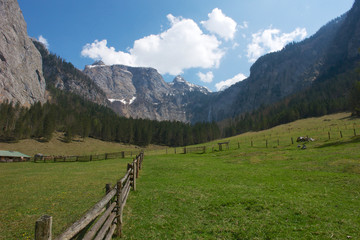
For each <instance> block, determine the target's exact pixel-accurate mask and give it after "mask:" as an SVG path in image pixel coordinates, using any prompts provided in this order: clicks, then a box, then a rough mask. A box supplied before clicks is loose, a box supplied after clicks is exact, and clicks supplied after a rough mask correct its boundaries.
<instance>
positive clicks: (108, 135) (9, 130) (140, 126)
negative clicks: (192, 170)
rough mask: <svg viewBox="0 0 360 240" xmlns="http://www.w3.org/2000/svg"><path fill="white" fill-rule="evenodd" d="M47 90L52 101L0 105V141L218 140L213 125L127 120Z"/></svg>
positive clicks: (161, 142) (179, 142)
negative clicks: (59, 134)
mask: <svg viewBox="0 0 360 240" xmlns="http://www.w3.org/2000/svg"><path fill="white" fill-rule="evenodd" d="M49 91H50V92H51V95H52V100H51V101H48V102H47V103H45V104H43V105H42V104H40V103H36V104H34V105H32V106H31V107H30V108H25V107H21V106H20V105H19V104H16V105H13V104H12V103H9V102H3V103H1V104H0V115H1V118H0V140H1V141H17V140H19V139H24V138H35V139H38V140H39V141H48V140H50V139H51V138H52V134H53V132H54V131H63V132H65V137H64V139H63V141H65V142H70V141H71V140H72V138H73V137H74V135H79V136H81V137H83V138H85V137H93V138H97V139H101V140H105V141H117V142H122V143H129V144H136V145H140V146H146V145H148V144H159V145H168V146H183V145H190V144H196V143H202V142H207V141H210V140H213V139H216V138H219V137H220V131H219V128H218V126H217V124H216V123H198V124H195V125H190V124H185V123H182V122H174V121H173V122H170V121H163V122H157V121H152V120H143V119H132V118H130V119H127V118H124V117H119V116H118V115H117V114H116V113H115V112H113V111H112V110H111V109H109V108H108V107H105V106H102V105H98V104H95V103H92V102H90V101H88V100H86V99H84V98H82V97H80V96H78V95H76V94H73V93H69V92H63V91H61V90H58V89H56V88H49Z"/></svg>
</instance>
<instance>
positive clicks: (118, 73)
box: [84, 62, 209, 122]
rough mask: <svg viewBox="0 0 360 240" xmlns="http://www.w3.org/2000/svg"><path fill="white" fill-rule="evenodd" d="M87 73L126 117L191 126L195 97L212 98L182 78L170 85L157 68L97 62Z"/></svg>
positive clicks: (116, 108)
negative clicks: (110, 64) (172, 121)
mask: <svg viewBox="0 0 360 240" xmlns="http://www.w3.org/2000/svg"><path fill="white" fill-rule="evenodd" d="M84 73H85V74H86V75H88V76H89V77H90V78H91V79H93V81H94V82H95V83H96V84H97V85H98V86H99V87H100V88H101V89H102V90H103V91H104V92H105V93H106V96H107V98H108V99H109V100H110V101H111V107H112V108H113V109H114V110H115V111H116V112H117V113H119V114H120V115H123V116H126V117H133V118H146V119H153V120H160V121H161V120H177V121H182V122H189V121H190V119H191V116H192V115H191V112H190V111H187V110H188V104H189V103H191V102H193V101H192V99H193V98H194V97H195V96H198V95H201V96H205V95H207V94H209V91H208V90H207V89H206V88H204V87H200V86H197V85H194V84H190V83H188V82H187V81H185V80H184V79H183V78H182V77H181V76H177V77H176V78H175V79H174V81H173V82H172V83H166V82H165V81H164V79H163V78H162V76H161V75H160V74H159V73H158V72H157V70H155V69H153V68H142V67H128V66H124V65H112V66H106V65H104V64H103V63H102V62H96V63H94V64H93V65H88V66H86V67H85V69H84Z"/></svg>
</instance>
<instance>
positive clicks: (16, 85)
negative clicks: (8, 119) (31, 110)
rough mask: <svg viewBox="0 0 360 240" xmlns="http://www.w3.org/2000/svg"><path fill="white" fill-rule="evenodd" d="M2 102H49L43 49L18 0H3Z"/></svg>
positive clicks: (0, 8)
mask: <svg viewBox="0 0 360 240" xmlns="http://www.w3.org/2000/svg"><path fill="white" fill-rule="evenodd" d="M0 16H1V17H0V102H2V101H5V100H8V101H12V102H19V103H20V104H21V105H25V106H29V105H31V104H33V103H35V102H38V101H40V102H45V87H46V84H45V80H44V77H43V72H42V60H41V56H40V53H39V52H38V50H37V49H36V48H35V46H34V44H33V43H32V41H31V39H30V38H29V37H28V35H27V29H26V23H25V21H24V17H23V15H22V12H21V10H20V8H19V5H18V3H17V1H16V0H0Z"/></svg>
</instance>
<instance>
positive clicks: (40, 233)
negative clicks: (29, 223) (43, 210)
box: [35, 215, 52, 240]
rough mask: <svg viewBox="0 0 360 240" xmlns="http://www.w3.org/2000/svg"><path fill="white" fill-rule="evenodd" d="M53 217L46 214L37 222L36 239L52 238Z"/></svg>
mask: <svg viewBox="0 0 360 240" xmlns="http://www.w3.org/2000/svg"><path fill="white" fill-rule="evenodd" d="M51 228H52V217H51V216H48V215H44V216H42V217H40V218H39V219H38V220H37V221H36V223H35V240H51Z"/></svg>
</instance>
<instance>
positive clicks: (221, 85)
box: [215, 73, 247, 91]
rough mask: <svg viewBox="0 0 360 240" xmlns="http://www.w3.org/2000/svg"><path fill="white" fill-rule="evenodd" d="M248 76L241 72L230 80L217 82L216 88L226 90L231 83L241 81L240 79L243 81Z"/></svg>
mask: <svg viewBox="0 0 360 240" xmlns="http://www.w3.org/2000/svg"><path fill="white" fill-rule="evenodd" d="M246 78H247V77H246V76H245V75H244V74H242V73H239V74H237V75H236V76H235V77H233V78H230V79H228V80H225V81H221V82H219V83H217V84H215V87H216V90H217V91H222V90H225V89H226V88H228V87H230V86H231V85H233V84H235V83H237V82H240V81H242V80H244V79H246Z"/></svg>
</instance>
